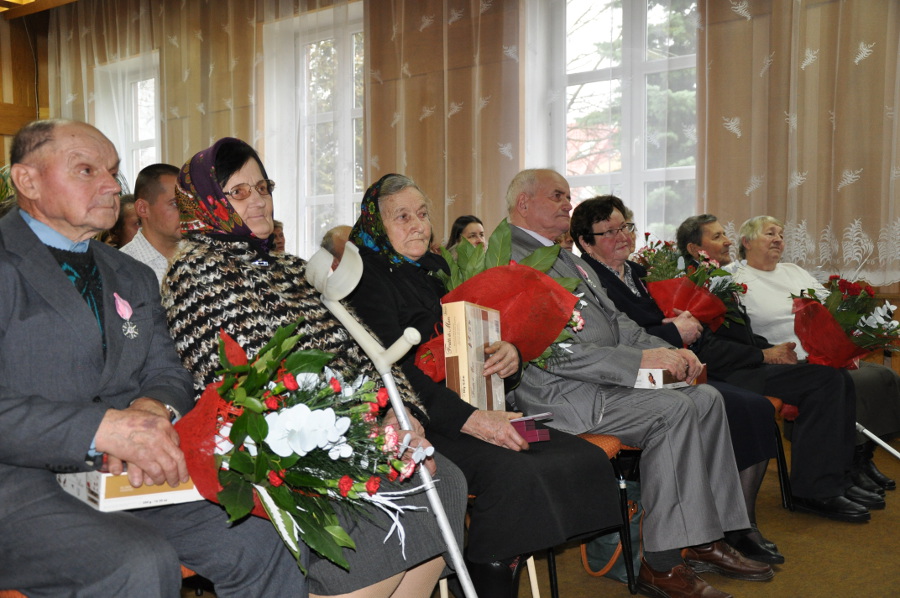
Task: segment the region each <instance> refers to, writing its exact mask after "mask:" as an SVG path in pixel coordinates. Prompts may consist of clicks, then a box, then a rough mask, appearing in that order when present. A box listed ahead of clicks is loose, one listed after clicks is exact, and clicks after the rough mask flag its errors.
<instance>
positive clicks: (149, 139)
mask: <svg viewBox="0 0 900 598" xmlns="http://www.w3.org/2000/svg"><path fill="white" fill-rule="evenodd" d="M94 79H95V81H94V87H95V94H94V97H95V109H94V120H95V122H94V125H95V126H96V127H97V128H98V129H100V130H101V131H102V132H103V133H104V134H105V135H106V136H107V137H108V138H109V139H110V141H112V142H113V145H115V147H116V149H117V150H118V152H119V157H120V159H121V163H120V165H119V172H120V175H121V176H120V178H121V179H122V180H123V181H125V182H127V183H128V184H133V183H134V180H135V178H136V177H137V174H138V172H140V171H141V169H142V168H144V167H145V166H149V165H150V164H155V163H157V162H159V161H160V122H159V94H158V93H157V90H158V89H159V62H158V56H157V54H156V53H154V54H153V56H152V57H151V58H150V59H149V60H148V58H147V57H137V58H131V59H128V60H122V61H118V62H114V63H111V64H108V65H104V66H101V67H97V68H95V69H94Z"/></svg>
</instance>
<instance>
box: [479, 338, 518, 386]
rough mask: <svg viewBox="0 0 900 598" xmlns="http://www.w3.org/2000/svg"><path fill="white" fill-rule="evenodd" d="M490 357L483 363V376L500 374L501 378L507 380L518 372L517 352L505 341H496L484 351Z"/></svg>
mask: <svg viewBox="0 0 900 598" xmlns="http://www.w3.org/2000/svg"><path fill="white" fill-rule="evenodd" d="M484 353H485V355H490V358H488V359H487V360H486V361H485V362H484V375H485V376H490V375H491V374H500V377H501V378H509V377H510V376H512V375H513V374H515V373H516V372H518V371H519V352H518V351H516V348H515V347H514V346H513V345H512V344H511V343H508V342H506V341H497V342H496V343H494V344H493V345H491V346H490V347H488V348H487V349H485V350H484Z"/></svg>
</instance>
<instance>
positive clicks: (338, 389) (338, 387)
mask: <svg viewBox="0 0 900 598" xmlns="http://www.w3.org/2000/svg"><path fill="white" fill-rule="evenodd" d="M328 383H329V384H330V385H331V390H333V391H334V392H341V383H340V382H338V381H337V378H332V379H331V380H329V381H328Z"/></svg>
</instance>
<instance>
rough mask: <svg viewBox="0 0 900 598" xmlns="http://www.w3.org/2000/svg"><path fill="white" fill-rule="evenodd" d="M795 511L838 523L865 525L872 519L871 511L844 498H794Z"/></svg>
mask: <svg viewBox="0 0 900 598" xmlns="http://www.w3.org/2000/svg"><path fill="white" fill-rule="evenodd" d="M793 499H794V510H795V511H800V512H801V513H810V514H812V515H818V516H819V517H826V518H828V519H834V520H836V521H848V522H850V523H865V522H866V521H868V520H869V519H871V517H872V516H871V515H870V514H869V509H867V508H865V507H864V506H862V505H860V504H857V503H855V502H853V501H852V500H849V499H847V498H844V497H843V496H831V497H829V498H803V497H800V496H794V497H793Z"/></svg>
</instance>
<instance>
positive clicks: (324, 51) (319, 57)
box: [306, 39, 335, 114]
mask: <svg viewBox="0 0 900 598" xmlns="http://www.w3.org/2000/svg"><path fill="white" fill-rule="evenodd" d="M334 54H335V52H334V40H333V39H326V40H323V41H320V42H316V43H314V44H307V45H306V73H307V75H306V76H307V79H308V81H307V83H308V84H309V85H308V87H307V89H308V90H309V93H308V94H307V101H306V109H307V110H308V111H309V112H310V113H311V114H315V113H317V112H330V111H332V110H334V101H333V96H334V85H335V59H334Z"/></svg>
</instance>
